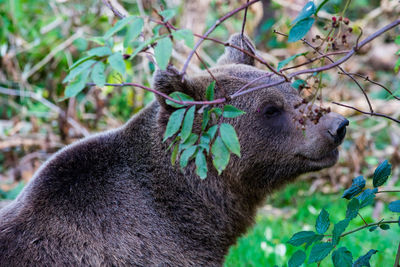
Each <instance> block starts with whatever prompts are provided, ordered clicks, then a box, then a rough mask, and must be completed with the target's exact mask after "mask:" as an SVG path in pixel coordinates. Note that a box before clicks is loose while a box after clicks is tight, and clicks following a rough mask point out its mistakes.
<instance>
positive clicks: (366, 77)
mask: <svg viewBox="0 0 400 267" xmlns="http://www.w3.org/2000/svg"><path fill="white" fill-rule="evenodd" d="M339 74H345V73H341V72H339ZM348 74H350V75H353V76H357V77H360V78H362V79H364V80H365V81H367V82H370V83H372V84H375V85H378V86H380V87H381V88H383V89H384V90H385V91H386V92H388V93H389V94H390V95H391V96H392V97H393V98H395V99H397V100H400V97H398V96H395V95H394V94H393V93H392V91H390V90H389V89H388V88H387V87H386V86H384V85H383V84H380V83H378V82H375V81H373V80H370V79H369V77H368V76H363V75H361V74H358V73H350V72H348Z"/></svg>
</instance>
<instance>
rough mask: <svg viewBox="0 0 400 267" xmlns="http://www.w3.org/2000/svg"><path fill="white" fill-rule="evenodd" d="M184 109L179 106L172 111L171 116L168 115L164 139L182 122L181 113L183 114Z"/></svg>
mask: <svg viewBox="0 0 400 267" xmlns="http://www.w3.org/2000/svg"><path fill="white" fill-rule="evenodd" d="M185 111H186V109H184V108H181V109H178V110H176V111H174V112H172V114H171V116H169V120H168V124H167V128H166V130H165V133H164V140H163V141H165V140H167V139H168V138H170V137H171V136H173V135H174V134H176V132H177V131H178V130H179V128H180V127H181V124H182V120H183V115H184V114H185Z"/></svg>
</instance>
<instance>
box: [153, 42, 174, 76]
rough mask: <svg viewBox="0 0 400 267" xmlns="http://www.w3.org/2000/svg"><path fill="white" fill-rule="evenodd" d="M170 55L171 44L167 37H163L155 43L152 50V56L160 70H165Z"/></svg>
mask: <svg viewBox="0 0 400 267" xmlns="http://www.w3.org/2000/svg"><path fill="white" fill-rule="evenodd" d="M171 54H172V42H171V40H170V39H169V37H164V38H162V39H160V40H159V41H158V42H157V45H156V47H155V48H154V56H155V57H156V61H157V64H158V66H159V67H160V69H161V70H165V69H167V66H168V63H169V59H170V58H171Z"/></svg>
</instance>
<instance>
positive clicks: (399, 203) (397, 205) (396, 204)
mask: <svg viewBox="0 0 400 267" xmlns="http://www.w3.org/2000/svg"><path fill="white" fill-rule="evenodd" d="M389 210H390V211H393V212H400V200H396V201H393V202H390V203H389Z"/></svg>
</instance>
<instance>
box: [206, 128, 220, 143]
mask: <svg viewBox="0 0 400 267" xmlns="http://www.w3.org/2000/svg"><path fill="white" fill-rule="evenodd" d="M217 130H218V125H214V126H211V127H210V129H208V131H207V134H208V135H209V136H210V140H212V139H213V138H214V136H215V134H216V133H217Z"/></svg>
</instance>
